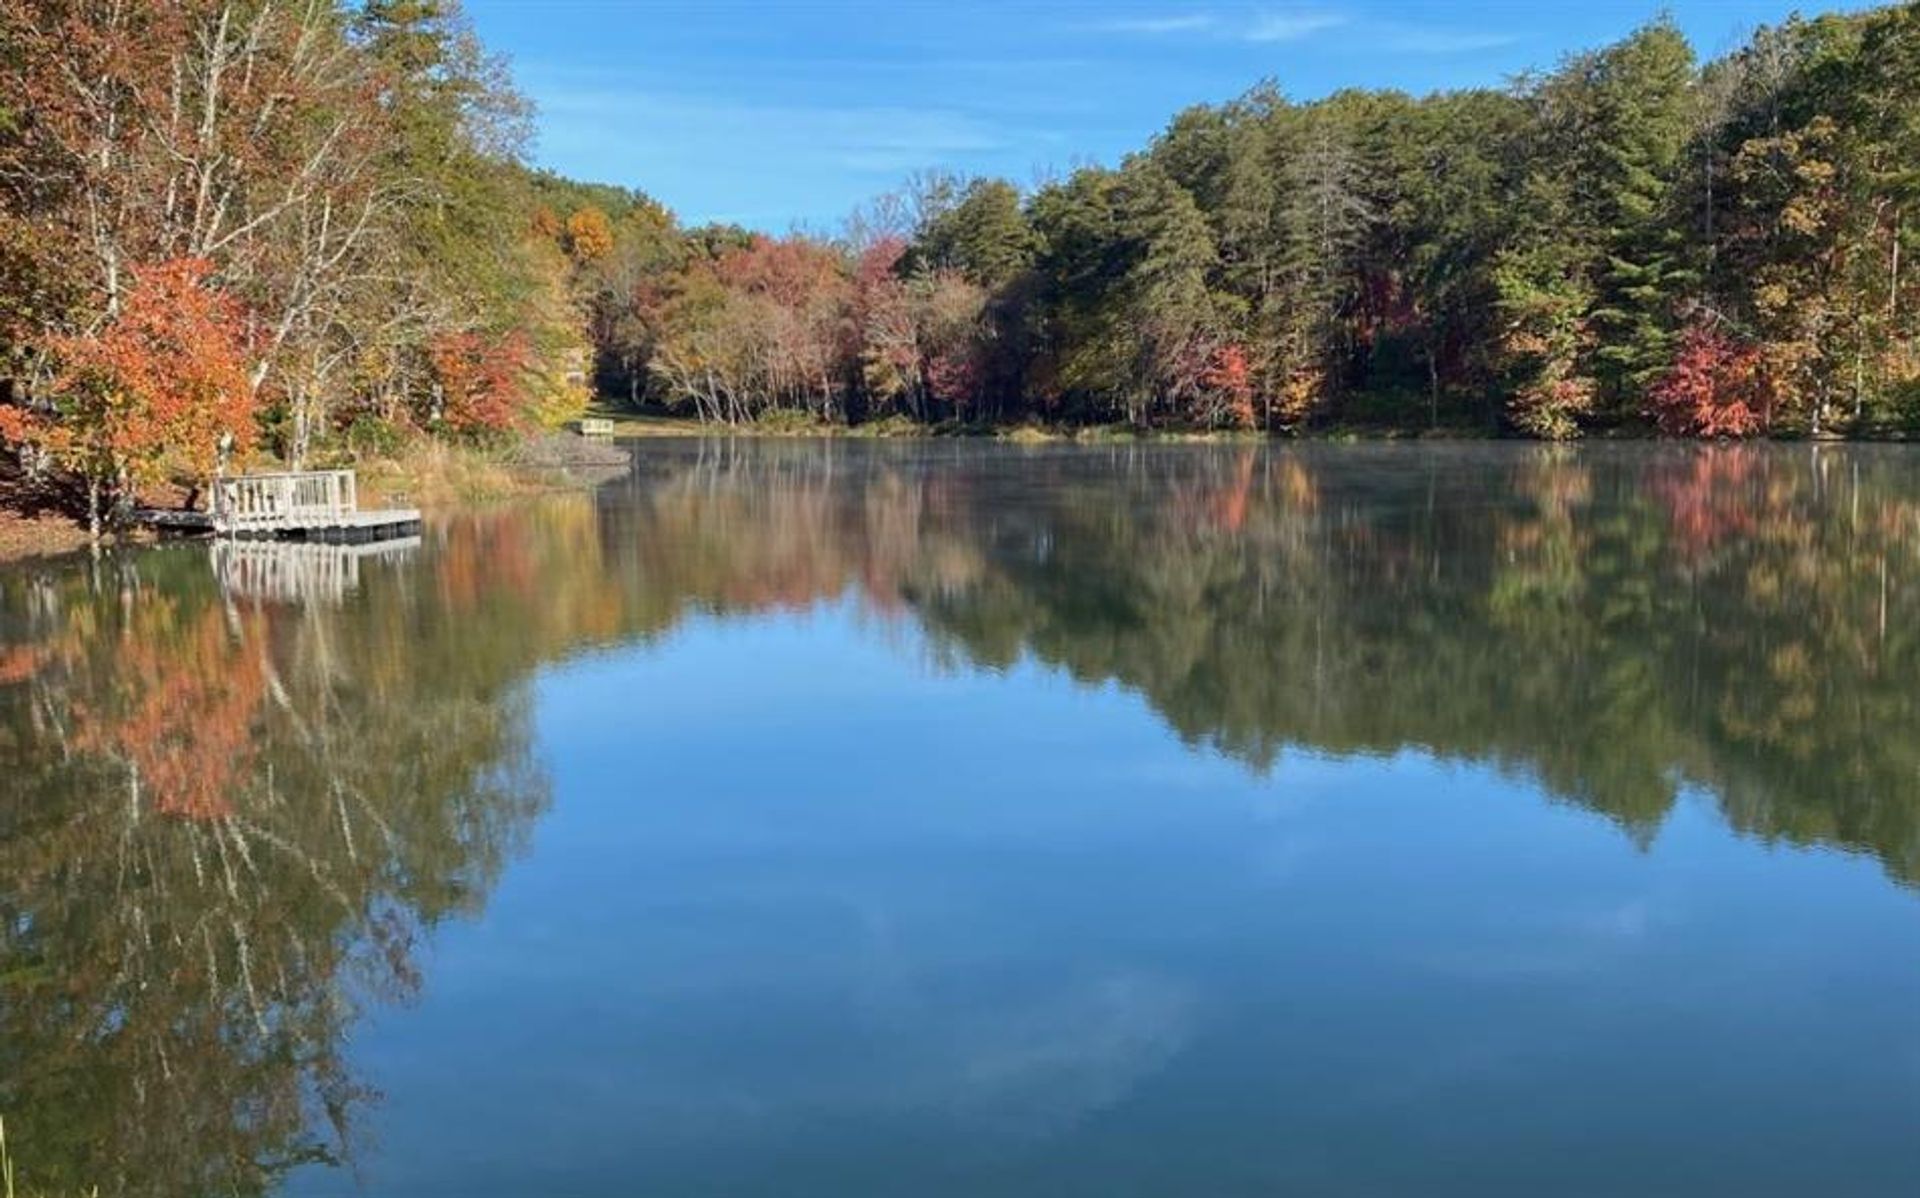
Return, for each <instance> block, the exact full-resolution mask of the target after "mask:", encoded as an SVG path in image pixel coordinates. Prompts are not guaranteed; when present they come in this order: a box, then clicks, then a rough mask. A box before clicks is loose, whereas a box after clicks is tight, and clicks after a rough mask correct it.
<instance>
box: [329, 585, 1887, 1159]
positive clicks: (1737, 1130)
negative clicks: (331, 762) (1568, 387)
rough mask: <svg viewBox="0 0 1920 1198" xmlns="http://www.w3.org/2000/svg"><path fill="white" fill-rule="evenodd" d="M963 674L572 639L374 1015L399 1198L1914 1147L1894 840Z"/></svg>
mask: <svg viewBox="0 0 1920 1198" xmlns="http://www.w3.org/2000/svg"><path fill="white" fill-rule="evenodd" d="M930 660H931V658H930V655H929V654H928V653H927V651H926V650H925V648H924V647H923V645H922V643H921V641H920V638H919V636H918V634H917V633H916V632H915V631H914V629H913V626H912V625H911V624H910V623H903V624H883V623H877V622H876V621H875V620H874V619H873V618H872V617H871V616H870V615H860V614H857V613H856V612H855V611H854V610H853V609H852V608H851V606H850V605H848V604H845V603H842V604H839V605H835V606H830V607H827V608H823V609H816V610H815V611H814V612H812V613H811V614H808V615H803V616H777V617H753V618H745V619H738V620H722V619H700V620H695V621H691V622H689V623H687V624H684V625H682V626H681V627H679V628H678V629H676V630H675V631H674V632H673V633H672V634H671V635H670V636H669V637H667V638H666V639H665V640H663V641H662V642H660V643H658V644H655V645H652V646H643V647H631V648H625V649H618V650H614V651H610V652H606V653H602V654H598V655H596V656H593V657H591V658H588V659H584V660H580V661H577V662H575V663H573V664H571V665H568V666H563V667H560V668H557V669H553V670H550V671H548V672H547V673H545V674H543V675H542V676H541V677H540V678H539V680H538V681H537V682H536V683H535V684H534V689H535V696H536V701H537V707H538V711H537V720H538V724H539V737H540V740H539V749H540V752H541V755H542V756H543V758H544V760H545V762H546V764H547V766H548V768H549V769H550V770H551V773H552V778H553V784H554V805H553V808H552V811H551V813H550V814H549V815H548V816H547V817H546V819H545V820H544V821H543V822H542V823H541V825H540V826H539V828H538V829H537V831H536V833H535V843H534V847H533V851H532V853H531V854H529V856H528V857H527V858H526V859H524V860H522V861H521V862H520V863H519V864H517V865H516V866H515V867H514V868H513V869H511V870H510V871H509V872H508V874H507V876H506V878H505V879H504V880H503V882H502V883H501V885H500V887H499V889H498V891H497V892H496V894H495V896H494V898H493V901H492V903H491V904H490V906H489V907H488V909H487V911H486V913H485V915H484V916H483V917H482V918H481V919H480V920H479V921H478V922H477V923H474V924H472V925H466V926H460V927H456V928H453V929H450V930H449V931H448V932H447V934H445V935H444V936H442V937H441V938H440V940H439V941H438V943H437V944H436V946H435V947H434V949H433V950H432V951H431V952H430V953H429V954H427V957H426V959H425V960H424V961H423V965H424V967H425V973H426V976H427V985H426V993H425V998H424V1001H423V1002H422V1004H421V1005H420V1006H419V1008H418V1009H415V1010H411V1011H406V1012H398V1013H395V1012H386V1013H382V1014H379V1015H377V1016H376V1017H375V1018H374V1020H373V1021H372V1022H371V1023H370V1024H369V1025H368V1026H366V1027H365V1028H363V1029H362V1031H361V1033H360V1035H359V1037H358V1040H357V1048H356V1051H355V1056H356V1060H357V1063H358V1064H359V1066H360V1067H361V1068H362V1069H363V1071H364V1072H365V1074H366V1076H367V1079H368V1080H369V1081H370V1082H371V1083H372V1084H374V1085H376V1086H378V1087H380V1088H381V1089H382V1090H384V1091H385V1092H386V1095H387V1098H386V1102H385V1103H384V1105H383V1107H382V1109H381V1113H380V1115H379V1118H378V1120H377V1122H378V1131H377V1133H376V1137H375V1138H376V1140H377V1142H378V1144H379V1145H380V1146H379V1147H377V1148H375V1149H374V1150H373V1151H372V1152H370V1153H369V1154H368V1157H367V1159H366V1160H365V1161H364V1162H363V1163H364V1165H365V1168H366V1172H367V1177H368V1180H369V1182H370V1184H371V1185H372V1192H375V1193H405V1194H464V1193H479V1192H502V1193H504V1192H529V1193H531V1192H541V1193H576V1192H577V1193H588V1192H591V1193H602V1192H653V1193H695V1192H699V1193H743V1194H797V1193H820V1194H844V1193H856V1192H857V1193H874V1194H880V1193H887V1194H893V1193H913V1194H947V1193H951V1194H956V1195H959V1194H969V1195H971V1194H980V1193H1022V1194H1042V1193H1045V1194H1054V1193H1087V1194H1094V1193H1100V1194H1107V1193H1120V1192H1138V1193H1190V1192H1194V1191H1193V1189H1192V1188H1191V1185H1190V1182H1191V1179H1192V1178H1193V1177H1194V1176H1196V1175H1201V1174H1200V1171H1201V1170H1205V1173H1204V1176H1206V1177H1208V1178H1209V1179H1210V1183H1209V1186H1208V1190H1207V1192H1209V1193H1248V1192H1276V1188H1277V1192H1311V1193H1320V1194H1327V1193H1365V1192H1382V1191H1383V1190H1384V1191H1391V1192H1414V1191H1412V1190H1410V1189H1407V1188H1406V1187H1408V1186H1410V1185H1414V1184H1416V1183H1417V1184H1419V1185H1420V1186H1421V1188H1420V1190H1419V1192H1421V1193H1459V1194H1474V1195H1479V1194H1485V1193H1493V1192H1526V1191H1527V1190H1528V1188H1529V1187H1538V1188H1533V1189H1531V1191H1530V1192H1542V1193H1544V1192H1569V1191H1565V1190H1562V1189H1558V1188H1556V1187H1555V1186H1554V1184H1553V1183H1554V1179H1565V1178H1569V1177H1573V1178H1581V1179H1585V1181H1586V1182H1587V1183H1588V1184H1589V1185H1590V1186H1591V1189H1590V1190H1587V1191H1584V1192H1591V1193H1596V1194H1598V1193H1624V1192H1643V1186H1642V1183H1643V1182H1645V1180H1646V1179H1648V1178H1662V1179H1665V1178H1671V1177H1674V1176H1679V1175H1682V1174H1684V1173H1686V1172H1687V1171H1688V1170H1689V1169H1694V1168H1707V1167H1710V1166H1711V1167H1718V1168H1723V1169H1724V1168H1727V1167H1729V1166H1728V1165H1727V1162H1728V1161H1735V1160H1737V1161H1738V1162H1739V1164H1738V1166H1737V1172H1738V1174H1739V1176H1740V1177H1741V1178H1742V1179H1743V1180H1744V1181H1745V1182H1747V1183H1748V1184H1747V1185H1746V1186H1745V1188H1743V1191H1742V1192H1744V1193H1783V1194H1784V1193H1807V1192H1815V1191H1816V1190H1821V1189H1822V1188H1823V1187H1822V1182H1823V1181H1825V1180H1830V1179H1832V1178H1834V1177H1836V1176H1845V1177H1847V1178H1848V1179H1849V1182H1850V1184H1851V1186H1852V1188H1851V1189H1848V1190H1846V1192H1849V1193H1858V1194H1881V1193H1886V1194H1892V1193H1895V1192H1897V1187H1898V1186H1899V1185H1901V1184H1904V1182H1903V1181H1898V1180H1897V1178H1898V1177H1901V1176H1904V1174H1902V1173H1901V1170H1902V1169H1903V1167H1920V1139H1914V1138H1911V1135H1910V1133H1911V1131H1912V1123H1913V1112H1914V1110H1915V1106H1916V1100H1917V1099H1920V1019H1916V1018H1915V1017H1914V1015H1913V1012H1914V1011H1916V1010H1920V973H1917V972H1916V968H1915V963H1916V962H1920V920H1917V919H1916V918H1915V911H1914V908H1913V897H1912V895H1910V894H1907V893H1905V892H1903V891H1901V890H1899V889H1898V888H1896V887H1892V886H1889V885H1887V883H1886V880H1885V878H1884V876H1883V875H1882V874H1881V871H1880V870H1879V868H1878V866H1877V865H1876V863H1875V862H1873V861H1871V860H1869V859H1865V858H1855V857H1848V856H1844V855H1840V854H1832V853H1823V852H1808V851H1796V850H1786V849H1772V848H1769V847H1767V846H1766V845H1764V844H1762V843H1759V842H1756V841H1754V840H1751V839H1744V838H1736V837H1733V836H1730V835H1729V834H1728V833H1727V830H1726V828H1725V825H1724V822H1723V821H1722V820H1721V817H1720V816H1719V815H1718V814H1717V812H1716V811H1715V809H1714V808H1713V806H1712V804H1711V803H1707V802H1693V801H1683V802H1682V803H1681V804H1680V805H1679V806H1678V807H1677V808H1676V809H1675V810H1674V811H1673V812H1672V813H1671V814H1670V815H1669V816H1668V817H1667V818H1666V820H1665V822H1664V823H1663V824H1662V825H1661V826H1660V828H1659V829H1658V831H1657V833H1656V834H1655V835H1654V837H1653V839H1652V842H1651V844H1650V845H1648V846H1647V847H1645V848H1642V847H1640V846H1638V845H1636V844H1635V842H1634V841H1633V839H1632V838H1630V837H1629V836H1628V835H1626V834H1625V833H1623V832H1622V830H1621V829H1620V827H1619V826H1618V825H1617V824H1615V823H1613V822H1611V821H1609V820H1607V819H1605V818H1603V817H1601V816H1599V815H1596V814H1593V813H1590V812H1587V811H1585V810H1583V809H1581V808H1579V807H1576V806H1572V805H1568V804H1564V803H1559V802H1542V801H1541V796H1540V794H1539V793H1538V791H1537V790H1536V788H1535V787H1534V785H1533V784H1531V783H1530V782H1529V781H1527V780H1526V779H1525V778H1523V777H1518V776H1502V775H1501V774H1500V773H1498V772H1496V771H1494V770H1491V769H1488V768H1483V767H1479V766H1467V765H1459V764H1451V763H1440V762H1435V761H1434V760H1433V759H1431V758H1430V757H1428V756H1426V755H1424V754H1422V753H1418V752H1414V751H1406V752H1402V753H1400V754H1397V755H1394V756H1390V757H1359V758H1352V759H1345V760H1342V759H1336V758H1331V757H1326V756H1321V755H1316V754H1311V753H1297V752H1292V751H1288V752H1286V753H1283V754H1282V756H1281V758H1280V760H1279V762H1278V763H1277V764H1276V765H1275V767H1274V768H1273V770H1272V771H1271V773H1270V774H1269V775H1268V776H1266V777H1261V776H1259V775H1257V774H1256V773H1255V772H1253V771H1250V770H1249V769H1248V768H1247V767H1246V766H1244V765H1243V764H1240V763H1237V762H1234V761H1232V760H1230V759H1227V758H1224V757H1221V756H1219V755H1217V754H1213V753H1210V752H1195V751H1193V750H1191V749H1189V748H1187V747H1185V746H1183V745H1181V744H1180V742H1179V741H1178V739H1177V738H1176V737H1175V736H1174V735H1173V734H1172V733H1170V732H1169V731H1168V730H1167V729H1166V727H1165V725H1164V724H1163V723H1162V722H1161V721H1160V719H1159V718H1158V717H1157V716H1156V715H1155V714H1154V713H1153V712H1152V711H1151V710H1150V709H1149V708H1148V707H1147V706H1146V705H1145V703H1144V702H1143V701H1142V700H1141V699H1140V698H1138V697H1137V696H1134V695H1131V694H1128V693H1125V692H1123V691H1121V690H1119V689H1118V688H1115V687H1113V686H1110V685H1109V686H1097V687H1084V686H1077V685H1075V684H1074V683H1072V682H1071V681H1070V680H1068V679H1066V678H1065V677H1064V676H1062V675H1061V674H1059V673H1057V672H1053V671H1049V670H1045V669H1043V668H1040V667H1037V666H1034V665H1031V664H1021V665H1017V666H1015V667H1013V668H1012V669H1010V670H1008V671H1006V672H1004V673H987V672H970V671H965V670H962V671H958V672H953V671H950V670H946V669H935V668H933V667H932V666H931V665H930V664H929V663H930ZM1841 921H1844V922H1841ZM1837 927H1844V935H1836V928H1837ZM1835 988H1841V989H1844V991H1845V993H1846V995H1847V1002H1848V1005H1847V1008H1846V1009H1847V1011H1848V1018H1847V1020H1846V1021H1845V1022H1844V1023H1842V1024H1839V1025H1836V1024H1835V1023H1834V1022H1832V1021H1831V1020H1829V1019H1827V1016H1828V1015H1830V1014H1831V1011H1832V1009H1833V1008H1832V1007H1831V1005H1830V1004H1831V1001H1832V999H1833V996H1834V991H1835ZM1814 1031H1817V1033H1818V1034H1817V1036H1812V1037H1810V1036H1809V1033H1810V1032H1814ZM1755 1045H1765V1046H1767V1048H1768V1051H1766V1052H1755V1051H1753V1046H1755ZM1813 1079H1818V1084H1817V1086H1816V1085H1814V1084H1813ZM1809 1104H1817V1105H1818V1108H1819V1112H1820V1113H1819V1116H1818V1117H1817V1118H1814V1117H1812V1116H1810V1115H1809V1111H1810V1110H1812V1107H1811V1106H1810V1105H1809ZM1383 1143H1390V1144H1391V1145H1392V1147H1391V1150H1386V1149H1383V1148H1381V1147H1379V1146H1380V1145H1381V1144H1383ZM1903 1143H1904V1144H1911V1145H1913V1147H1912V1149H1911V1151H1909V1152H1906V1154H1905V1155H1904V1156H1902V1154H1901V1151H1900V1150H1897V1149H1895V1150H1890V1148H1889V1146H1890V1145H1899V1144H1903ZM1516 1145H1524V1151H1519V1150H1517V1149H1516V1148H1515V1146H1516ZM1863 1161H1864V1162H1866V1164H1868V1165H1870V1166H1871V1170H1870V1171H1863V1170H1862V1168H1861V1164H1862V1162H1863ZM1442 1166H1444V1169H1443V1168H1442ZM1436 1170H1438V1171H1436ZM348 1185H349V1181H348V1179H346V1178H345V1177H342V1176H339V1175H332V1176H313V1175H306V1176H303V1177H302V1178H300V1179H299V1180H298V1181H297V1182H296V1184H295V1186H294V1187H293V1188H294V1192H296V1193H332V1192H342V1191H344V1189H345V1187H347V1186H348ZM1501 1186H1505V1187H1507V1189H1504V1190H1502V1189H1501V1188H1500V1187H1501ZM1515 1186H1519V1187H1521V1188H1519V1189H1514V1188H1513V1187H1515ZM1836 1192H1837V1191H1836Z"/></svg>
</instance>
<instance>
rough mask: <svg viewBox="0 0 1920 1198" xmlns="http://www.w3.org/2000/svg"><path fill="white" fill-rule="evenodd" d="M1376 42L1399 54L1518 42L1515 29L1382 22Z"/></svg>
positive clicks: (1470, 50)
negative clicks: (1494, 29)
mask: <svg viewBox="0 0 1920 1198" xmlns="http://www.w3.org/2000/svg"><path fill="white" fill-rule="evenodd" d="M1375 28H1376V29H1377V31H1378V33H1379V39H1378V42H1377V44H1378V45H1379V46H1380V48H1381V49H1383V50H1392V51H1398V52H1399V53H1402V54H1471V53H1473V52H1475V51H1477V50H1498V49H1500V48H1501V47H1503V46H1511V45H1514V44H1516V43H1518V42H1519V41H1520V40H1521V39H1520V35H1519V34H1517V33H1496V32H1493V31H1492V30H1472V29H1434V28H1429V27H1427V26H1424V25H1405V24H1400V23H1398V22H1393V23H1383V24H1380V25H1377V26H1376V27H1375Z"/></svg>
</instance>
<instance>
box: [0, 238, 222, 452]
mask: <svg viewBox="0 0 1920 1198" xmlns="http://www.w3.org/2000/svg"><path fill="white" fill-rule="evenodd" d="M210 270H211V268H210V267H209V265H208V264H207V263H206V262H205V261H202V260H200V259H193V258H181V259H175V260H173V261H170V262H162V263H158V264H156V265H152V266H142V267H135V268H134V270H133V282H132V285H131V287H130V288H129V289H128V291H127V294H126V298H125V300H124V302H123V303H122V305H121V308H120V311H119V313H118V315H116V316H114V317H112V318H111V319H110V320H109V321H108V322H107V323H106V324H105V325H104V326H103V327H101V328H100V329H99V330H97V331H95V332H91V333H82V334H74V335H69V336H64V337H57V338H54V339H53V341H52V348H53V350H54V353H55V354H56V355H57V356H58V357H59V359H60V363H61V366H60V371H59V373H58V375H57V377H56V379H55V383H54V391H55V394H56V396H57V397H58V398H59V401H60V409H61V425H62V428H61V429H60V430H58V432H57V433H56V432H55V431H54V430H52V429H50V428H48V427H47V426H46V425H45V424H44V423H43V424H42V425H41V426H40V427H39V429H38V430H36V429H35V428H34V427H32V426H27V427H20V425H21V422H20V421H18V420H15V421H14V422H13V424H14V425H15V428H14V429H13V430H7V429H0V432H7V433H8V435H15V434H16V433H17V434H18V435H21V436H25V437H30V438H33V439H34V440H36V441H37V442H38V443H40V444H42V445H43V446H44V447H46V448H48V449H50V450H52V451H53V452H54V453H55V454H56V455H58V456H62V457H65V458H67V459H69V464H70V465H73V466H75V467H77V468H78V469H80V470H81V471H82V473H85V474H87V475H89V476H91V477H95V478H109V477H113V476H115V475H118V474H121V473H125V474H127V475H129V476H130V477H131V478H132V480H133V481H142V480H145V479H148V478H151V477H153V476H154V475H155V474H156V473H157V472H158V469H159V467H160V466H161V464H162V463H163V462H164V461H166V460H167V459H168V458H169V457H171V458H173V459H174V460H176V461H177V462H178V463H179V464H181V465H183V466H186V467H187V468H189V469H192V470H194V471H196V472H198V473H201V474H206V473H210V472H211V471H212V469H213V465H214V462H215V460H216V458H217V456H218V454H219V451H220V449H221V447H222V445H223V444H227V445H230V446H234V447H244V446H245V445H247V444H248V443H249V442H250V441H251V440H252V438H253V387H252V384H251V381H250V380H249V378H248V376H247V335H246V326H245V318H244V313H243V312H242V311H241V309H240V306H239V305H238V304H237V303H235V302H234V301H233V299H232V298H230V297H229V296H227V295H225V294H223V293H221V292H220V291H218V290H216V289H214V288H212V287H210V286H209V285H208V282H207V280H208V275H209V273H210Z"/></svg>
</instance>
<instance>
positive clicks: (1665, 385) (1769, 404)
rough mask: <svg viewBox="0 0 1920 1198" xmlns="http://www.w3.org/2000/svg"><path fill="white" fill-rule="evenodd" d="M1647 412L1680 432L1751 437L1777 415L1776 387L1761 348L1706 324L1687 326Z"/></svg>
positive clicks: (1673, 433) (1669, 429)
mask: <svg viewBox="0 0 1920 1198" xmlns="http://www.w3.org/2000/svg"><path fill="white" fill-rule="evenodd" d="M1647 398H1648V415H1650V416H1652V417H1653V419H1654V421H1655V423H1657V424H1658V425H1659V426H1660V431H1661V432H1663V433H1666V434H1668V435H1669V436H1676V437H1750V436H1752V435H1754V434H1755V433H1760V432H1764V431H1766V428H1767V425H1768V423H1769V422H1770V421H1771V420H1772V417H1773V398H1774V397H1773V386H1772V382H1771V380H1770V379H1769V378H1768V376H1767V371H1766V365H1765V358H1764V355H1763V354H1762V352H1761V350H1760V347H1758V346H1754V345H1746V344H1742V343H1739V342H1736V341H1734V340H1733V339H1732V338H1730V337H1728V336H1727V335H1726V334H1724V333H1722V332H1720V331H1719V330H1718V329H1715V328H1712V327H1710V326H1708V325H1705V324H1695V325H1693V326H1692V327H1690V328H1688V330H1687V331H1686V334H1685V335H1684V336H1683V337H1682V339H1681V342H1680V349H1679V351H1678V352H1677V353H1676V354H1675V355H1674V360H1673V365H1671V366H1670V367H1668V368H1667V372H1666V373H1665V374H1664V375H1662V376H1661V377H1660V379H1659V381H1658V382H1656V383H1655V384H1654V385H1653V388H1652V389H1651V391H1649V393H1648V397H1647Z"/></svg>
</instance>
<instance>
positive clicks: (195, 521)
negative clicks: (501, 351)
mask: <svg viewBox="0 0 1920 1198" xmlns="http://www.w3.org/2000/svg"><path fill="white" fill-rule="evenodd" d="M140 517H141V519H142V520H144V521H145V522H146V523H148V524H151V525H153V526H155V527H157V528H161V529H168V530H172V531H175V532H187V533H192V532H200V533H212V534H213V535H214V536H216V537H234V538H240V539H251V540H273V541H328V542H341V543H361V542H366V541H386V540H392V539H394V538H396V537H407V536H412V535H414V534H416V533H418V532H419V531H420V513H419V512H418V511H417V510H415V509H413V508H380V509H374V510H371V511H361V510H360V498H359V492H358V488H357V486H356V483H355V479H354V474H353V471H351V470H304V471H290V472H286V473H281V474H242V475H238V476H236V477H233V478H222V479H217V480H215V482H214V484H213V503H212V505H211V507H210V508H209V509H208V510H207V511H204V512H199V511H180V512H168V511H146V512H142V513H141V514H140Z"/></svg>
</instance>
